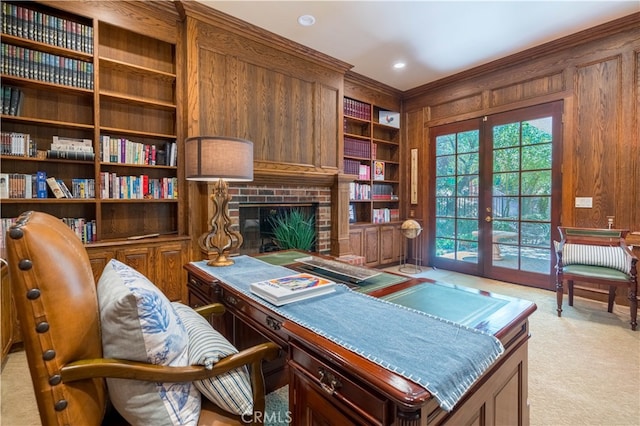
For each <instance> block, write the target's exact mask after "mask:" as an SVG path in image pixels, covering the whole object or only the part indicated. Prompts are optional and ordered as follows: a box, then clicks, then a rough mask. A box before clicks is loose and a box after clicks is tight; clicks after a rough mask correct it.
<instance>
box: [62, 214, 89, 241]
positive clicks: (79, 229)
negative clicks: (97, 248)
mask: <svg viewBox="0 0 640 426" xmlns="http://www.w3.org/2000/svg"><path fill="white" fill-rule="evenodd" d="M62 222H64V223H65V224H66V225H67V226H68V227H69V228H71V230H72V231H73V232H74V233H75V234H76V235H77V237H78V238H80V241H82V242H83V243H84V244H86V243H94V242H96V241H98V237H97V234H98V232H97V231H98V227H97V225H96V221H95V220H87V219H85V218H83V217H76V218H73V217H63V218H62Z"/></svg>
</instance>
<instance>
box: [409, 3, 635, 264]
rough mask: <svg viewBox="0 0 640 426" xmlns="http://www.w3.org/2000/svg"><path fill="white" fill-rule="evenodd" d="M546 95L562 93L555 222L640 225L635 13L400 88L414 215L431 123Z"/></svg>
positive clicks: (422, 202) (424, 193) (423, 194)
mask: <svg viewBox="0 0 640 426" xmlns="http://www.w3.org/2000/svg"><path fill="white" fill-rule="evenodd" d="M554 100H563V101H564V116H563V123H564V129H563V154H562V155H563V178H562V206H561V218H562V219H561V221H562V224H563V225H566V226H584V227H606V225H607V216H615V225H616V226H617V227H622V228H630V229H631V230H633V231H640V202H639V201H638V200H639V199H640V197H639V195H640V194H639V192H640V173H639V172H638V169H639V168H640V158H638V157H639V155H640V149H639V142H638V141H639V131H640V129H639V126H638V119H639V117H638V115H639V114H640V108H639V107H638V106H639V104H640V13H638V14H634V15H630V16H627V17H625V18H622V19H619V20H617V21H614V22H611V23H607V24H604V25H601V26H599V27H595V28H592V29H590V30H587V31H584V32H581V33H577V34H574V35H572V36H569V37H566V38H564V39H560V40H556V41H554V42H551V43H547V44H545V45H541V46H539V47H536V48H534V49H531V50H528V51H525V52H521V53H519V54H517V55H513V56H511V57H506V58H503V59H500V60H498V61H495V62H492V63H490V64H487V65H484V66H481V67H478V68H476V69H473V70H470V71H468V72H464V73H461V74H458V75H454V76H451V77H448V78H446V79H443V80H440V81H438V82H434V83H430V84H427V85H425V86H421V87H419V88H416V89H412V90H410V91H408V92H405V98H404V111H405V114H404V120H405V123H406V124H407V125H406V132H407V133H406V135H407V139H406V144H405V145H406V146H405V152H408V151H409V149H410V148H419V149H420V165H421V167H420V181H421V182H423V183H424V184H423V185H422V187H421V188H420V194H419V204H418V205H416V206H413V207H412V209H413V208H414V207H415V213H416V216H417V217H418V218H420V219H424V220H427V219H428V217H427V214H428V209H427V201H428V199H429V195H430V194H429V193H428V186H429V185H428V184H427V181H426V179H427V175H428V174H427V172H426V171H427V170H429V169H430V168H431V167H432V164H430V159H429V158H428V155H427V153H428V143H429V129H430V128H431V127H433V126H436V125H441V124H445V123H451V122H456V121H462V120H466V119H469V118H476V117H481V116H483V115H489V114H494V113H498V112H503V111H507V110H511V109H516V108H521V107H526V106H531V105H536V104H541V103H546V102H550V101H554ZM405 161H408V159H407V158H405ZM405 179H408V175H406V174H405ZM575 197H592V198H593V208H590V209H584V208H575ZM428 255H429V254H428V253H425V259H424V260H425V262H426V261H427V259H428Z"/></svg>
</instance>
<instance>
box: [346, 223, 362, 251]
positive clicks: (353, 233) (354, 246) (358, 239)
mask: <svg viewBox="0 0 640 426" xmlns="http://www.w3.org/2000/svg"><path fill="white" fill-rule="evenodd" d="M363 237H364V233H363V232H362V228H355V229H350V230H349V250H350V252H351V254H353V255H356V256H364V238H363Z"/></svg>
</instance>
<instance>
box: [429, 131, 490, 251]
mask: <svg viewBox="0 0 640 426" xmlns="http://www.w3.org/2000/svg"><path fill="white" fill-rule="evenodd" d="M479 135H480V132H479V130H472V131H464V132H459V133H452V134H447V135H442V136H437V137H436V158H435V165H436V170H435V176H436V198H435V199H436V208H435V216H436V217H435V224H436V239H435V245H436V247H435V255H436V256H437V257H443V258H447V259H455V260H464V261H468V262H474V263H477V261H478V253H477V250H478V243H477V241H478V193H479V187H478V180H479V176H478V172H479V166H480V161H479V147H480V143H479Z"/></svg>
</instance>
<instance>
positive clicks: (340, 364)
mask: <svg viewBox="0 0 640 426" xmlns="http://www.w3.org/2000/svg"><path fill="white" fill-rule="evenodd" d="M297 266H298V265H296V264H292V265H287V267H289V268H291V269H294V270H295V269H296V267H297ZM185 269H186V270H187V272H188V276H189V282H188V286H189V294H190V302H191V303H194V302H211V301H220V302H222V303H224V304H225V306H226V307H227V312H228V314H229V315H228V316H227V318H226V320H225V322H224V324H222V330H221V331H223V332H224V333H225V334H226V335H227V337H228V338H229V339H230V340H231V341H232V342H233V343H235V344H236V346H239V347H244V346H246V344H247V341H248V342H249V344H252V343H255V337H253V338H247V334H246V329H247V328H248V329H251V330H254V331H255V332H257V333H259V334H260V335H262V336H264V338H266V339H269V340H271V341H274V342H275V343H277V344H279V345H280V346H281V347H282V348H283V353H286V354H287V356H286V359H284V360H281V365H280V367H282V368H281V370H280V371H281V372H284V374H285V375H286V379H285V380H282V381H281V382H287V383H289V386H290V388H289V395H290V407H291V408H290V409H291V411H292V414H293V418H294V422H295V424H296V425H307V424H329V425H356V424H377V425H402V426H409V425H432V424H445V423H448V424H461V423H472V422H473V421H474V419H476V421H477V422H478V423H480V424H482V423H485V424H494V423H500V424H524V425H527V424H528V421H529V410H528V406H527V341H528V338H529V328H528V327H529V326H528V316H529V315H530V314H531V313H532V312H533V311H534V310H535V309H536V307H535V305H534V304H533V303H530V302H526V301H521V300H516V299H510V298H506V297H502V296H497V295H492V294H489V293H486V292H481V291H477V290H473V289H468V288H464V287H459V286H453V285H446V284H441V283H436V282H434V281H430V280H426V279H411V280H407V281H404V282H402V283H399V284H395V285H392V286H390V287H388V288H386V289H381V290H377V291H376V293H375V294H374V296H376V297H381V296H384V297H389V296H392V295H393V294H394V293H396V292H398V291H404V292H407V291H411V289H416V290H418V289H424V286H444V287H445V288H446V290H447V291H445V292H440V293H441V294H440V297H442V298H443V300H444V301H445V302H446V301H447V300H449V302H450V303H452V304H454V303H455V302H456V298H457V297H462V296H463V295H465V294H470V295H473V296H474V297H486V298H489V299H488V300H490V301H491V302H492V303H489V305H491V306H492V308H491V309H488V310H487V311H486V312H485V314H481V315H475V316H474V315H469V316H466V317H467V322H468V325H469V326H470V327H474V328H481V329H483V330H485V331H487V332H489V333H492V334H493V335H495V336H496V337H497V338H498V339H500V341H501V342H502V344H503V345H504V348H505V352H504V354H503V355H502V356H501V357H500V358H499V359H498V360H497V361H496V362H495V363H494V364H493V365H492V366H491V368H490V369H489V370H488V371H487V372H486V373H485V374H484V375H483V376H482V377H481V378H480V379H479V380H478V381H477V382H476V383H475V384H474V386H473V387H472V388H471V389H470V390H469V391H468V392H467V393H466V394H465V396H464V397H463V398H462V400H461V401H460V402H459V403H458V404H457V405H456V407H455V408H454V409H453V410H452V411H451V412H446V411H444V410H443V409H441V408H440V406H439V405H438V403H437V401H436V399H435V398H434V397H433V396H432V395H431V394H430V393H429V392H428V391H427V390H426V389H425V388H423V387H421V386H419V385H417V384H415V383H414V382H412V381H410V380H407V379H405V378H403V377H402V376H400V375H398V374H396V373H394V372H392V371H389V370H387V369H384V368H382V367H380V366H379V365H378V364H375V363H374V362H372V361H369V360H367V359H365V358H363V357H361V356H359V355H357V354H356V353H354V352H351V351H349V350H347V349H345V348H344V347H342V346H340V345H338V344H336V343H334V342H332V341H330V340H328V339H326V338H324V337H321V336H320V335H318V334H316V333H314V332H312V331H310V330H309V329H306V328H304V327H301V326H300V325H298V324H295V323H293V322H291V321H287V320H286V319H285V318H282V317H281V316H280V315H278V314H277V313H275V312H274V311H273V310H272V309H269V308H268V307H266V306H264V305H262V304H260V303H257V302H256V301H255V300H253V299H252V298H250V297H248V296H247V295H246V294H244V293H242V292H240V291H237V290H236V289H235V288H234V287H233V286H230V285H228V284H226V283H224V282H221V281H219V280H217V279H215V278H214V277H212V276H211V275H209V274H208V273H206V272H205V271H203V270H202V269H200V268H198V267H197V266H194V265H193V264H188V265H186V266H185ZM456 294H457V296H456ZM192 296H193V299H192V298H191V297H192ZM494 299H495V300H494ZM495 301H497V302H499V303H493V302H495ZM483 309H485V310H486V305H484V307H483ZM242 326H244V328H243V327H242ZM363 327H366V319H364V318H363ZM252 339H253V340H252ZM410 343H411V342H407V344H410ZM381 344H384V342H381ZM277 371H278V370H277V368H268V369H267V370H266V372H265V374H266V375H267V374H270V373H274V372H277ZM268 383H269V381H268Z"/></svg>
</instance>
